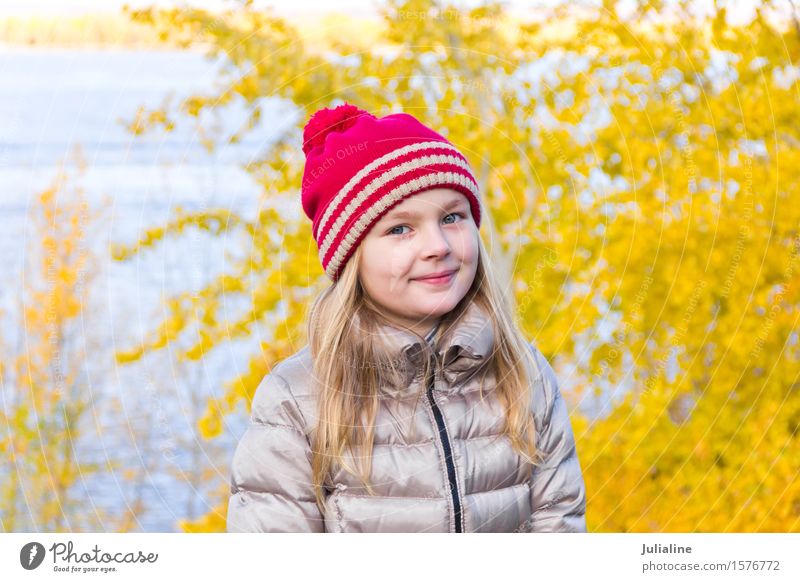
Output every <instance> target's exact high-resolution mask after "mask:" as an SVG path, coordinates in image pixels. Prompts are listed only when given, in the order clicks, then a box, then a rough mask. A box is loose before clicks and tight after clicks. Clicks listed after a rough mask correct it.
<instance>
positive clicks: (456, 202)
mask: <svg viewBox="0 0 800 582" xmlns="http://www.w3.org/2000/svg"><path fill="white" fill-rule="evenodd" d="M463 202H465V200H464V199H462V198H456V199H453V200H451V201H450V202H448V203H447V204H445V205H444V206H442V210H452V209H453V208H455V207H457V206H461V204H462V203H463ZM418 216H419V213H417V212H412V211H410V210H398V211H396V212H390V213H389V214H387V215H386V216H385V218H386V220H394V219H396V218H417V217H418Z"/></svg>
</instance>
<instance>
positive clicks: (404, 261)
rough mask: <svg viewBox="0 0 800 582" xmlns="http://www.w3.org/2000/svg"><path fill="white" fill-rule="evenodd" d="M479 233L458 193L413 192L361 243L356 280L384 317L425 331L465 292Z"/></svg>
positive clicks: (475, 261) (441, 190)
mask: <svg viewBox="0 0 800 582" xmlns="http://www.w3.org/2000/svg"><path fill="white" fill-rule="evenodd" d="M478 236H479V235H478V229H477V227H476V225H475V222H474V220H473V219H472V214H471V212H470V206H469V201H468V200H467V198H466V197H465V196H464V195H463V194H461V193H460V192H458V191H456V190H451V189H450V188H436V189H433V190H426V191H424V192H421V193H419V194H415V195H413V196H411V197H409V198H406V199H405V200H403V201H402V202H400V203H399V204H398V205H397V206H395V207H393V208H392V209H391V210H390V211H389V212H387V213H386V214H385V215H384V216H383V217H382V218H381V219H380V220H379V221H378V222H376V223H375V224H374V225H373V227H372V228H371V229H370V231H369V233H367V235H366V237H365V238H364V240H363V241H362V242H361V246H362V249H361V257H360V260H359V263H358V274H359V278H360V280H361V284H362V285H363V287H364V289H365V290H366V292H367V293H368V294H369V296H370V297H371V298H372V299H373V300H374V301H375V302H376V303H378V304H379V305H381V306H382V307H383V308H384V309H385V310H386V311H385V315H386V316H387V317H389V318H390V319H393V320H395V321H397V322H400V323H402V324H405V325H406V326H407V327H409V328H411V329H413V330H415V331H416V332H418V333H420V335H424V334H425V333H427V332H428V331H429V330H430V329H431V328H432V327H433V325H434V324H435V323H436V322H437V321H438V319H439V318H440V317H441V316H443V315H445V314H447V313H449V312H450V311H451V310H452V309H453V308H454V307H455V306H456V305H457V304H458V302H459V301H461V299H462V298H463V297H464V296H465V295H466V294H467V291H469V288H470V286H471V285H472V281H473V279H474V278H475V272H476V271H477V268H478ZM440 273H444V276H442V277H438V278H435V279H431V278H430V276H431V275H434V274H440Z"/></svg>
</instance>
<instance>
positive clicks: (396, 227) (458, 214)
mask: <svg viewBox="0 0 800 582" xmlns="http://www.w3.org/2000/svg"><path fill="white" fill-rule="evenodd" d="M451 216H459V217H461V218H466V217H465V216H464V215H463V214H462V213H460V212H451V213H450V214H448V215H447V216H445V217H444V220H447V219H448V218H450V217H451ZM446 224H454V223H453V222H447V223H446ZM398 228H408V226H406V225H405V224H401V225H398V226H395V227H393V228H391V229H389V231H388V232H387V233H386V234H396V235H402V234H407V233H404V232H395V231H396V230H397V229H398Z"/></svg>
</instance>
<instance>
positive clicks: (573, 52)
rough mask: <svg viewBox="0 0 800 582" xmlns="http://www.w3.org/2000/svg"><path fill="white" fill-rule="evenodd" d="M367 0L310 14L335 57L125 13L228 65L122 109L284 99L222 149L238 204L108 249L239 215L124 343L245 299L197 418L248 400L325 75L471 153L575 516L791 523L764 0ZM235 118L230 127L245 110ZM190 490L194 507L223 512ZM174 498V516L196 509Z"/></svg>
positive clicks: (790, 252)
mask: <svg viewBox="0 0 800 582" xmlns="http://www.w3.org/2000/svg"><path fill="white" fill-rule="evenodd" d="M382 10H383V13H382V22H381V23H380V24H381V26H376V27H375V29H373V30H372V31H371V33H372V34H375V36H376V38H375V40H374V42H372V43H371V46H370V47H366V48H365V47H363V46H359V41H360V40H362V39H356V38H353V39H351V38H349V37H348V36H341V35H334V36H336V39H335V40H332V41H331V46H330V47H329V48H330V49H331V50H332V51H333V52H334V53H336V54H337V55H339V56H340V57H346V59H332V58H327V57H326V53H324V52H320V51H312V50H308V48H307V47H306V46H304V45H303V43H302V42H300V40H301V34H300V32H299V31H298V30H296V29H295V28H294V27H292V26H290V25H288V24H287V23H286V22H283V21H282V20H281V19H279V18H274V17H271V16H267V15H265V14H264V13H262V12H259V11H258V10H257V9H256V8H255V7H253V6H252V5H249V4H248V5H245V6H244V7H242V8H240V9H238V10H236V11H229V12H228V13H225V14H224V15H222V16H220V15H212V14H210V13H206V12H204V11H202V10H184V11H176V10H166V11H159V10H156V9H150V10H145V11H141V12H137V13H136V18H137V19H138V20H139V21H140V22H148V23H150V24H151V25H152V26H154V27H155V28H156V29H157V30H159V31H162V32H163V33H164V35H165V36H169V35H171V34H175V35H187V34H188V35H189V36H191V35H194V38H195V39H196V42H197V43H200V44H201V45H203V46H207V47H211V52H212V53H215V54H217V55H219V56H224V57H225V58H227V59H228V61H229V63H228V64H229V65H230V66H231V69H232V70H234V71H238V76H237V75H233V76H232V79H233V80H229V81H228V84H227V85H226V86H224V87H223V88H221V89H220V91H219V94H218V95H204V96H196V97H190V98H188V99H187V100H186V101H185V102H184V103H183V104H181V105H179V106H178V107H177V110H167V108H164V110H159V111H154V112H149V113H148V112H144V111H142V112H140V113H139V114H137V119H136V120H134V122H133V123H132V126H133V127H132V130H133V131H135V132H140V131H144V130H145V129H146V128H147V127H148V125H159V124H164V123H165V120H168V119H171V118H172V116H173V114H183V115H189V116H193V117H199V116H200V114H201V113H202V112H203V110H206V109H212V108H217V107H224V106H226V105H227V104H228V103H230V102H231V100H232V99H233V97H236V98H237V99H241V100H244V101H245V102H247V103H248V104H250V105H252V107H253V108H254V110H255V109H256V108H257V107H258V106H259V105H258V101H259V100H260V99H261V98H263V97H264V96H271V97H277V98H282V99H285V100H288V101H291V102H292V103H294V104H295V105H296V106H297V108H298V110H299V113H300V114H299V115H298V121H297V124H298V125H297V127H296V128H295V131H294V132H290V133H289V134H287V135H285V136H283V137H282V138H280V139H279V140H278V141H277V142H276V143H274V144H272V145H271V146H270V148H268V149H267V150H266V151H265V152H264V153H263V156H262V158H261V159H259V160H254V161H252V162H251V163H249V164H248V165H247V167H246V169H247V170H248V171H249V172H250V173H251V174H252V175H253V178H254V180H256V182H257V183H259V184H261V185H263V188H264V200H263V204H262V206H263V207H265V208H266V210H264V211H263V212H261V213H260V215H259V217H258V218H256V219H254V220H248V219H244V218H241V217H239V218H237V219H233V220H230V221H229V220H228V218H233V217H229V216H228V215H227V214H226V212H225V211H223V210H219V211H205V212H203V213H198V214H196V215H179V216H178V217H177V218H176V219H175V221H174V222H172V223H170V224H169V225H167V226H165V227H159V228H154V229H150V230H148V231H147V232H146V233H145V234H144V235H143V237H142V239H141V240H140V242H139V243H138V245H136V247H135V248H130V249H121V250H118V251H117V254H116V256H117V258H119V259H121V260H124V259H126V258H129V257H130V256H132V255H133V254H135V253H136V252H139V251H140V250H142V249H144V248H146V247H149V246H152V245H153V244H157V243H159V242H161V241H162V240H163V239H164V238H165V237H166V236H168V235H170V236H171V235H179V234H180V233H182V232H183V230H184V229H185V228H186V227H187V226H192V227H195V228H204V229H207V231H208V232H210V233H211V234H215V235H217V234H225V236H230V235H233V234H235V233H239V234H241V235H242V236H243V237H244V239H245V240H246V244H247V247H246V248H247V251H248V252H247V253H246V254H247V256H246V257H245V258H244V259H242V260H240V261H238V262H235V263H234V264H233V265H232V267H231V269H230V270H229V271H228V272H227V273H226V275H225V277H224V278H222V279H218V280H216V281H214V282H212V283H211V284H210V285H209V286H208V287H207V288H206V289H204V290H202V291H201V292H200V293H199V294H197V295H196V298H194V299H192V298H190V297H189V296H180V297H177V298H175V299H174V300H173V301H172V302H171V303H170V310H169V314H170V315H169V317H168V318H167V319H166V320H165V321H164V322H162V323H161V324H160V326H159V327H158V329H157V330H156V332H155V333H154V337H153V340H152V342H150V343H149V344H148V345H146V346H144V348H143V349H144V350H145V351H147V350H153V349H158V348H160V347H164V346H166V345H167V344H168V343H170V342H173V341H174V340H175V339H176V338H177V337H178V336H179V335H180V334H182V333H184V332H185V327H186V322H187V321H190V320H192V318H194V317H196V314H200V315H201V317H200V318H199V319H200V324H201V328H202V331H200V332H199V333H200V335H199V336H198V337H199V341H195V344H194V345H193V346H192V347H190V348H189V350H188V352H186V354H185V355H187V356H188V357H198V358H199V357H202V356H203V355H205V354H207V353H208V352H209V351H210V350H211V349H213V348H214V347H215V346H217V345H219V344H220V343H223V342H225V341H227V340H229V339H233V338H234V337H241V336H242V335H247V334H250V333H253V330H254V326H256V325H259V324H260V325H267V327H268V328H269V329H271V330H272V332H273V333H272V336H271V337H270V339H269V340H268V341H266V342H264V346H263V348H262V352H263V353H260V354H256V355H254V356H253V358H252V361H251V365H250V369H249V370H248V371H247V372H246V373H244V374H242V375H241V376H240V377H238V378H236V379H234V380H233V381H231V382H230V383H228V384H227V385H226V386H225V392H224V394H223V395H222V396H220V397H217V398H216V399H214V400H212V402H211V404H210V406H209V410H208V413H207V414H206V416H205V417H204V419H203V420H202V421H201V426H200V431H201V433H202V434H203V435H204V436H206V438H211V437H213V436H214V435H218V434H219V433H220V430H221V416H220V415H224V414H227V413H228V412H230V411H231V410H233V409H234V408H235V406H236V404H237V402H241V401H245V402H246V403H249V401H250V399H251V398H252V394H253V391H254V390H255V387H256V386H257V385H258V383H259V380H260V379H261V378H262V377H263V374H264V373H266V371H267V370H269V368H270V366H271V365H272V364H273V363H274V362H275V361H277V360H278V359H280V358H282V357H285V356H286V355H288V354H289V353H291V352H292V351H293V349H295V348H296V347H297V346H298V345H302V343H303V341H304V333H305V330H304V328H303V322H304V316H305V313H306V308H307V305H308V301H309V299H310V298H311V297H313V296H314V295H315V294H316V293H317V292H318V291H319V290H320V289H321V288H322V287H323V286H324V285H326V284H327V280H326V279H325V278H324V276H323V274H322V271H321V267H320V266H319V260H318V257H317V254H316V253H317V249H316V248H315V247H314V244H313V240H312V238H311V235H310V227H309V225H308V224H306V222H307V221H305V220H304V217H302V216H301V217H300V219H299V220H297V221H295V220H290V219H288V218H286V217H284V216H282V215H281V214H280V213H279V212H278V211H277V210H276V209H275V208H277V205H275V204H273V203H274V202H278V201H284V200H285V199H286V198H287V197H288V198H289V199H290V200H294V201H295V204H296V206H297V207H299V201H298V199H297V196H298V189H299V186H300V180H301V176H302V162H303V156H302V155H301V154H298V150H299V147H298V143H299V141H298V140H299V136H300V132H301V130H302V123H303V122H304V121H305V119H306V118H307V117H308V115H309V114H310V113H311V112H313V111H314V110H316V109H317V108H319V107H320V106H331V105H335V104H336V103H338V102H340V101H342V100H346V101H350V102H352V103H356V104H358V105H359V106H361V107H363V108H365V109H367V110H370V111H374V112H377V113H380V114H385V113H387V112H389V111H400V110H405V111H409V112H411V113H413V114H414V115H417V116H418V117H419V118H420V119H421V120H422V121H423V122H425V123H427V124H429V125H430V126H432V127H434V128H436V129H438V130H440V131H441V132H442V133H443V134H445V135H447V137H448V138H449V139H450V140H452V141H453V142H454V143H456V144H457V145H458V146H459V148H460V149H461V150H462V151H464V152H465V153H466V154H467V155H468V157H469V158H470V161H471V162H472V165H473V167H475V168H476V172H477V175H478V178H479V181H480V186H481V191H482V193H483V196H484V200H485V203H486V206H487V209H488V210H489V211H490V212H488V213H487V216H486V223H485V226H482V229H481V230H482V234H483V236H484V240H485V241H486V242H487V245H488V246H489V248H490V249H491V254H492V259H493V261H494V262H495V265H496V268H497V270H498V272H499V273H501V275H502V276H503V277H505V279H506V280H507V281H508V285H509V287H510V288H511V289H513V290H514V293H515V298H516V301H517V306H518V313H519V316H520V324H521V326H522V328H523V330H524V331H525V332H526V333H527V335H528V336H529V337H531V338H533V339H534V340H535V341H536V343H537V344H538V346H539V347H540V348H541V349H542V351H543V352H544V353H545V355H546V356H547V357H548V358H550V359H551V361H553V362H554V363H555V364H556V368H557V369H558V370H559V377H560V378H562V381H563V384H564V386H563V389H564V392H565V396H566V397H567V398H568V399H569V400H570V404H571V405H572V410H573V426H574V427H575V429H576V436H577V439H578V451H579V457H580V460H581V463H582V466H583V468H584V472H585V476H586V480H587V486H588V513H587V518H588V523H589V527H590V529H591V530H592V531H798V530H799V529H800V492H799V491H798V485H797V479H796V476H797V474H798V470H799V469H800V461H799V460H798V459H797V458H795V457H797V455H793V454H790V451H791V450H793V449H796V448H797V438H798V437H797V433H798V425H799V424H800V394H799V391H798V377H799V375H800V366H798V361H799V356H800V348H798V335H797V331H796V330H797V329H798V327H800V326H798V314H800V309H798V301H797V299H798V293H800V291H799V290H798V287H800V257H799V256H798V255H800V234H798V232H799V231H800V226H799V225H800V205H798V204H796V201H797V199H798V188H800V175H798V174H800V147H798V145H800V126H798V124H797V119H800V101H798V99H797V92H798V88H800V86H799V85H798V76H797V74H796V72H794V71H795V70H796V69H795V68H793V66H794V65H793V63H796V62H797V60H798V57H800V36H798V32H797V29H795V28H793V27H790V26H784V27H783V28H780V27H779V26H778V25H776V24H774V23H773V22H772V21H771V20H769V19H768V18H767V15H766V11H765V10H759V11H758V12H757V14H756V18H755V19H754V20H753V21H752V22H750V23H748V24H745V25H741V26H739V25H736V26H734V25H731V24H729V23H728V21H727V19H726V15H725V12H724V10H718V11H717V12H716V14H714V15H712V16H711V17H709V18H705V19H703V18H700V19H698V18H695V17H693V16H690V14H688V13H687V11H688V10H689V9H688V8H687V5H686V3H682V2H681V3H677V5H675V6H672V5H670V8H669V10H668V9H667V8H666V7H662V6H661V4H658V5H654V6H650V5H649V4H647V3H641V4H637V6H636V8H635V10H634V11H633V13H632V14H631V15H629V16H624V17H623V16H622V15H620V14H617V13H616V3H607V6H606V7H605V8H591V7H584V8H583V9H581V10H580V11H575V10H573V11H570V10H569V9H568V8H567V7H566V6H557V7H555V8H553V13H552V15H550V17H549V18H544V19H542V20H540V21H539V22H538V23H522V22H516V21H514V20H512V19H509V18H508V17H507V16H506V15H505V13H504V12H503V9H502V8H501V7H500V6H499V5H496V4H490V5H488V6H485V7H480V8H477V9H475V10H473V11H470V10H465V9H462V8H458V7H452V6H449V5H446V4H444V3H441V2H435V1H432V0H410V1H400V0H395V1H390V2H388V3H386V5H385V6H384V7H383V8H382ZM651 11H652V12H651ZM659 11H664V12H665V13H664V14H659ZM669 11H672V12H671V14H667V12H669ZM287 47H291V48H292V50H286V49H287ZM540 60H541V61H542V62H546V63H547V64H546V66H545V67H544V70H543V71H540V72H537V71H538V69H536V70H533V69H532V67H531V66H530V65H531V63H535V62H537V61H540ZM253 63H256V64H257V66H253ZM252 120H253V123H252V124H249V125H248V126H247V127H245V128H243V129H242V130H241V131H240V132H238V133H237V139H241V138H242V137H243V136H244V135H245V134H246V133H247V132H248V131H250V130H255V129H257V128H258V127H259V123H258V122H259V120H261V117H260V114H254V115H253V117H252ZM223 220H224V222H223ZM228 294H232V295H236V296H237V297H244V298H247V300H248V301H249V302H250V309H249V310H248V311H247V313H245V314H244V315H242V316H241V317H238V318H236V319H235V320H234V321H225V317H223V316H222V315H221V312H220V311H219V310H220V306H222V305H225V300H226V296H227V295H228ZM137 353H139V354H141V352H137ZM562 362H570V363H572V364H573V365H574V370H573V369H570V372H571V373H570V374H567V373H566V371H567V368H565V367H562V366H561V363H562ZM567 380H568V381H567ZM221 495H222V496H224V495H225V493H224V492H223V493H221ZM212 513H213V517H209V522H213V523H214V524H216V525H214V527H217V526H219V522H218V521H214V520H217V519H218V518H219V516H220V515H224V513H223V512H220V511H219V510H218V509H217V510H215V512H212ZM198 523H200V524H201V525H192V524H188V525H185V529H186V530H187V531H189V530H190V529H191V528H194V527H197V528H199V529H203V528H205V527H209V525H208V523H207V522H205V521H203V520H200V521H199V522H195V524H198ZM220 529H222V528H220ZM192 531H195V530H192Z"/></svg>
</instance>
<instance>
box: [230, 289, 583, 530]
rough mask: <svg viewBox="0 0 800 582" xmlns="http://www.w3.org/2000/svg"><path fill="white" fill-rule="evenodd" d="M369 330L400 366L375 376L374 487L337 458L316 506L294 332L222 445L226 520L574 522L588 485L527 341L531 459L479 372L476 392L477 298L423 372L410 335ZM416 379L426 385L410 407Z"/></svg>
mask: <svg viewBox="0 0 800 582" xmlns="http://www.w3.org/2000/svg"><path fill="white" fill-rule="evenodd" d="M381 333H384V334H385V335H384V337H385V339H386V340H387V345H389V346H390V347H391V349H392V350H394V352H393V353H394V354H395V355H396V356H397V357H398V358H399V359H398V361H400V362H403V366H404V367H403V368H402V369H403V370H404V371H405V373H406V378H405V379H401V380H400V381H398V382H396V383H394V384H391V385H390V384H388V383H387V384H386V385H385V386H382V388H381V390H382V393H381V397H380V406H379V411H378V416H377V419H376V425H375V445H374V449H373V459H372V472H371V482H370V483H371V485H372V487H373V489H374V491H375V493H376V495H374V496H373V495H370V494H369V493H367V492H366V491H365V489H364V486H363V483H361V481H360V480H359V479H358V478H357V477H354V476H352V475H351V474H349V473H346V472H345V471H344V470H337V471H336V472H335V473H334V474H333V475H332V480H331V484H332V486H331V487H329V488H328V489H326V491H327V501H328V503H327V509H326V511H325V513H324V515H323V514H321V513H320V511H319V509H318V508H317V505H316V504H315V501H314V492H313V487H312V485H311V448H310V436H309V435H310V434H311V430H312V429H313V427H314V425H315V422H316V396H315V394H314V393H313V389H312V386H311V382H309V377H310V376H311V373H312V372H311V370H312V361H311V355H310V349H309V347H308V346H307V345H306V346H305V347H303V348H302V349H301V350H299V351H298V352H297V353H295V354H294V355H292V356H291V357H289V358H287V359H285V360H283V361H282V362H280V363H279V364H278V365H276V366H275V367H274V368H273V371H272V372H271V373H270V374H268V375H267V376H266V377H265V378H264V380H263V381H262V382H261V385H260V386H259V387H258V389H257V390H256V393H255V396H254V399H253V403H252V413H251V420H250V424H249V427H248V428H247V430H246V432H245V434H244V436H243V437H242V438H241V440H240V441H239V444H238V445H237V447H236V451H235V453H234V457H233V463H232V473H231V497H230V500H229V504H228V516H227V518H228V520H227V529H228V531H229V532H585V531H586V519H585V511H586V492H585V486H584V480H583V475H582V473H581V468H580V464H579V461H578V457H577V453H576V450H575V440H574V437H573V432H572V427H571V425H570V420H569V416H568V413H567V406H566V403H565V401H564V399H563V398H562V396H561V393H560V391H559V388H558V384H557V381H556V377H555V374H554V372H553V369H552V368H551V367H550V365H549V363H548V362H547V360H546V359H545V358H544V356H543V355H542V354H541V353H540V352H539V350H538V349H537V348H536V347H535V346H533V345H531V346H530V348H531V350H532V351H533V353H534V355H535V358H536V361H537V363H538V365H539V374H538V377H536V378H535V380H534V390H533V392H532V403H531V406H532V408H533V411H534V418H535V423H536V427H537V431H538V441H537V446H538V448H539V449H540V450H542V452H543V453H544V454H545V455H546V457H545V461H544V462H543V463H542V464H540V465H538V466H533V465H531V464H529V463H526V462H525V461H524V460H523V459H522V458H521V457H520V456H519V455H518V454H517V453H516V452H514V450H513V449H512V447H511V444H510V441H509V440H508V438H507V437H504V436H503V437H500V436H499V433H500V432H501V430H502V420H503V410H502V407H501V405H500V404H499V401H498V400H497V398H496V397H495V395H494V390H493V389H492V387H493V386H494V385H495V384H494V377H493V376H492V375H491V373H490V375H489V377H488V379H487V382H489V389H488V390H484V398H483V399H481V396H480V393H479V381H478V379H477V375H476V374H475V371H476V370H477V368H478V367H479V366H481V364H482V363H483V360H484V358H485V357H487V354H489V353H490V352H491V350H492V346H493V341H494V334H493V331H492V325H491V322H490V321H489V320H488V318H487V316H486V314H485V313H484V312H483V311H482V310H481V309H480V308H479V307H478V306H477V305H476V304H473V305H472V306H471V307H470V308H469V309H468V312H467V314H466V316H465V318H463V319H462V320H461V322H460V323H459V325H458V326H457V327H456V328H455V330H454V331H453V332H452V333H451V334H448V336H447V337H444V338H442V339H440V344H439V345H438V346H436V349H435V354H436V355H435V359H436V373H435V376H432V377H431V378H422V373H421V367H422V366H421V364H422V362H421V358H422V357H423V356H421V353H422V350H421V347H422V346H421V345H419V344H418V341H419V340H418V339H417V338H416V337H415V336H413V335H411V334H409V333H407V332H404V331H402V330H399V329H395V328H393V327H388V326H386V327H383V328H382V329H381ZM423 383H424V385H423ZM420 389H422V390H425V391H426V394H425V395H424V396H423V397H422V398H420V400H419V403H418V405H417V406H416V407H414V398H415V396H416V394H417V391H418V390H420ZM412 419H413V420H412ZM409 422H413V425H414V430H413V432H410V431H409V430H408V428H409V427H408V425H409Z"/></svg>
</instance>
